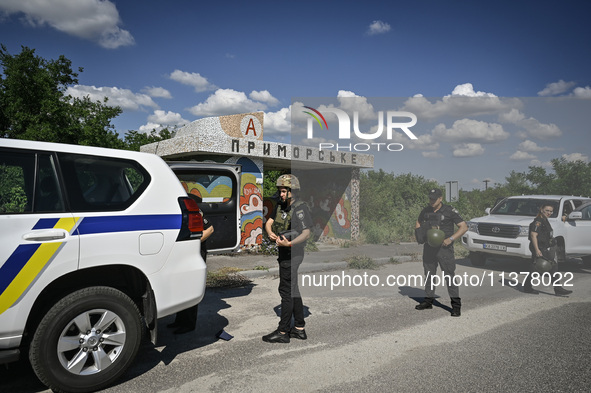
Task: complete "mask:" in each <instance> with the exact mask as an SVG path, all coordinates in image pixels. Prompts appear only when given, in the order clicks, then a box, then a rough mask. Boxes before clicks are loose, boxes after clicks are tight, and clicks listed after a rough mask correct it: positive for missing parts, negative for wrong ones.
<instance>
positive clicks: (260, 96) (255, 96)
mask: <svg viewBox="0 0 591 393" xmlns="http://www.w3.org/2000/svg"><path fill="white" fill-rule="evenodd" d="M248 96H249V97H250V98H251V99H252V100H254V101H259V102H265V103H267V104H269V105H271V106H275V105H277V104H279V100H278V99H277V98H275V97H273V96H272V95H271V93H269V91H268V90H262V91H255V90H253V91H252V92H251V93H250V94H249V95H248Z"/></svg>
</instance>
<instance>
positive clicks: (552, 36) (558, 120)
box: [0, 0, 591, 189]
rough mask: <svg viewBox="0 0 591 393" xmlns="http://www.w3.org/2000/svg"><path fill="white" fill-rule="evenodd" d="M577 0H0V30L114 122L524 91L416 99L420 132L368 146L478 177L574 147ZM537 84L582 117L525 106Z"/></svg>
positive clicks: (580, 53) (580, 82) (582, 47)
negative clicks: (398, 142)
mask: <svg viewBox="0 0 591 393" xmlns="http://www.w3.org/2000/svg"><path fill="white" fill-rule="evenodd" d="M590 14H591V5H589V4H588V3H587V2H582V1H569V0H567V1H563V2H560V3H559V2H554V1H495V2H476V1H412V2H404V3H402V2H385V1H300V2H288V1H250V2H245V1H216V2H212V1H207V2H206V1H195V0H186V1H177V0H171V1H168V2H163V1H154V0H147V1H142V2H132V1H115V0H112V1H99V0H0V43H2V44H4V45H5V46H6V47H7V49H8V51H9V52H10V53H12V54H16V53H18V52H20V47H21V45H22V46H27V47H29V48H33V49H35V50H36V53H37V54H38V55H39V56H42V57H44V58H46V59H56V58H57V57H58V56H60V55H64V56H66V57H67V58H68V59H70V60H71V61H72V65H73V68H74V69H77V68H78V67H83V68H84V72H82V73H81V74H80V75H79V83H80V85H78V86H76V87H74V88H72V89H71V90H70V93H71V94H72V95H78V96H81V95H90V96H91V98H93V99H100V98H101V97H103V96H107V97H109V100H110V101H109V102H110V103H113V104H115V105H119V106H121V107H122V109H123V114H122V115H121V116H119V117H117V118H116V119H115V120H114V124H115V127H116V129H117V131H118V132H119V133H120V134H121V135H123V134H125V132H127V131H128V130H140V131H149V130H151V129H154V128H156V129H159V128H161V127H175V126H180V125H182V124H186V123H188V122H191V121H193V120H196V119H199V118H202V117H207V116H217V115H224V114H234V113H243V112H250V111H258V110H260V111H264V112H265V139H267V140H272V141H289V140H290V126H289V125H290V105H291V104H292V100H294V99H295V98H298V100H296V101H299V98H302V97H304V101H305V98H306V97H310V98H316V97H327V98H329V99H330V98H332V99H336V98H337V97H341V98H343V97H350V96H358V97H367V98H368V102H372V100H371V97H396V98H397V99H396V100H395V101H396V102H405V101H406V99H409V98H411V97H415V96H417V95H422V96H423V97H426V98H424V99H425V100H427V101H428V102H429V105H430V106H431V108H432V109H433V108H435V107H437V108H440V109H441V108H443V110H446V107H445V104H446V103H448V102H447V100H448V98H444V97H448V96H458V97H474V96H480V97H520V98H525V99H521V100H520V101H519V103H518V104H516V106H515V107H514V108H505V109H506V110H505V111H503V112H502V111H497V112H494V113H492V112H488V117H482V116H478V115H476V114H475V113H474V112H473V113H465V112H461V113H457V114H456V115H457V116H456V117H453V116H447V117H446V118H441V119H433V118H432V117H430V116H426V117H422V116H421V114H418V117H419V122H418V123H417V127H416V128H415V130H416V133H417V136H419V140H420V142H412V143H411V142H410V141H406V140H405V141H404V146H405V149H404V151H403V152H399V153H396V154H394V153H385V152H372V153H373V154H375V156H376V160H375V162H376V169H377V168H383V169H384V170H386V171H388V172H392V171H393V172H395V173H408V172H411V173H414V174H417V175H421V176H424V177H425V178H428V179H435V180H437V181H438V182H440V184H443V183H445V182H446V181H450V180H457V181H459V184H460V187H461V188H463V189H472V188H481V189H483V188H484V182H483V180H485V179H489V180H491V181H492V183H495V182H499V183H503V182H504V180H505V176H507V175H508V174H509V171H510V170H512V169H514V170H516V171H519V172H521V171H527V168H528V166H529V165H539V166H544V167H548V165H549V164H548V163H549V160H550V159H552V158H559V157H564V158H566V159H568V160H575V159H581V160H583V161H586V162H588V160H589V142H590V139H591V137H590V136H589V132H588V131H589V127H588V126H587V124H588V123H586V122H585V115H586V114H588V113H591V111H589V110H588V109H585V108H587V107H588V106H589V104H586V103H587V102H589V103H591V87H590V86H591V72H590V71H589V70H590V69H591V67H590V65H591V50H589V44H588V42H589V38H591V24H590V23H588V17H589V15H590ZM535 97H537V100H538V101H536V100H534V99H533V98H535ZM549 97H552V98H554V97H562V98H564V97H568V98H569V99H579V100H583V101H582V102H583V104H582V107H583V109H581V110H579V111H578V112H577V116H579V115H580V116H581V117H580V118H579V119H578V120H577V121H575V122H574V123H575V124H572V123H573V122H572V121H567V120H572V119H571V117H572V116H570V115H567V114H565V113H566V112H565V111H564V110H562V112H560V114H558V113H556V114H555V113H554V112H553V108H555V106H557V105H554V106H551V107H550V108H551V109H550V110H548V109H547V108H546V109H545V110H539V109H538V110H537V115H536V116H538V117H536V116H534V115H533V112H535V110H534V109H533V107H535V106H536V105H533V103H536V102H539V100H543V99H545V98H549ZM361 99H362V100H363V98H361ZM312 101H315V99H311V100H310V102H312ZM316 101H317V100H316ZM318 102H319V101H318ZM303 104H304V105H307V103H306V102H303ZM585 105H586V106H585ZM573 106H576V107H577V108H579V107H580V106H579V105H573ZM538 107H539V105H538ZM406 108H407V109H408V108H409V106H407V107H406ZM414 108H415V109H416V108H417V107H416V106H415V107H414ZM398 109H400V108H398ZM512 109H513V110H514V111H513V112H511V110H512ZM590 109H591V108H590ZM529 110H531V111H532V112H531V113H530V112H528V111H529ZM509 118H511V119H512V120H511V121H509V120H508V119H509ZM471 122H472V123H471ZM474 122H476V123H474ZM518 123H519V124H520V126H519V127H517V126H516V125H518ZM536 126H537V127H538V128H537V129H533V128H532V127H534V128H535V127H536ZM499 127H500V129H499ZM553 127H555V128H553ZM556 129H557V130H558V131H556ZM548 130H550V131H548ZM489 184H491V183H489Z"/></svg>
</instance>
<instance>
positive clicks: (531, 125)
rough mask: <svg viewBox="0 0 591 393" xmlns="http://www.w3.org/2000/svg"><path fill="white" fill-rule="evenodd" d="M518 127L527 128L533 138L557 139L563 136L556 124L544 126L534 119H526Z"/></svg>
mask: <svg viewBox="0 0 591 393" xmlns="http://www.w3.org/2000/svg"><path fill="white" fill-rule="evenodd" d="M518 125H520V126H522V127H523V128H525V130H526V131H527V133H528V134H529V135H531V136H532V137H536V138H540V139H548V138H557V137H559V136H561V135H562V131H561V130H560V128H558V126H557V125H556V124H543V123H540V122H539V121H538V120H536V119H534V118H533V117H530V118H529V119H524V120H523V121H521V122H519V124H518Z"/></svg>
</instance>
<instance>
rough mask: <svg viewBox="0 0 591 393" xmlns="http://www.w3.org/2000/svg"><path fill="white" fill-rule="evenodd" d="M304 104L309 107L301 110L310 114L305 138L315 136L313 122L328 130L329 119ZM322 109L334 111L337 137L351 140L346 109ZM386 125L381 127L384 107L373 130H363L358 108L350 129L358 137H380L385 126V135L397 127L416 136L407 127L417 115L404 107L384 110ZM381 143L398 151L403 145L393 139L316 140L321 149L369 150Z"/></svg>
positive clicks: (349, 121) (354, 113)
mask: <svg viewBox="0 0 591 393" xmlns="http://www.w3.org/2000/svg"><path fill="white" fill-rule="evenodd" d="M304 108H306V109H309V111H303V112H304V113H306V114H307V115H309V116H310V118H308V124H307V139H313V138H314V123H315V122H316V123H317V124H318V125H319V126H320V129H321V130H323V129H324V128H326V130H328V123H327V121H326V118H325V117H324V115H323V114H322V113H321V112H320V111H318V110H317V109H314V108H312V107H309V106H304ZM323 112H325V113H326V112H328V113H332V114H334V115H336V117H337V120H338V124H339V130H338V131H339V133H338V137H339V140H344V141H346V140H350V139H351V118H350V116H349V114H348V113H347V112H345V111H344V110H342V109H337V108H326V109H323ZM385 118H386V120H385V123H386V124H385V127H384V111H379V112H378V126H377V129H376V130H375V131H374V132H369V133H366V132H362V131H361V130H360V129H359V112H358V111H353V133H354V134H355V136H356V137H357V138H359V139H363V140H376V139H378V138H380V137H382V134H383V133H384V128H385V130H386V139H387V140H389V141H390V140H392V138H393V135H394V132H398V130H400V131H402V132H404V134H406V136H407V137H408V138H410V139H417V137H416V135H415V134H413V132H412V131H411V130H410V127H412V126H414V125H415V124H417V117H416V115H415V114H414V113H412V112H404V111H387V112H386V115H385ZM400 119H408V120H407V121H400ZM314 121H315V122H314ZM381 147H385V148H386V149H387V150H389V151H401V150H402V149H404V146H403V145H402V144H401V143H397V142H392V143H383V142H382V143H378V142H371V143H356V144H351V143H349V144H339V143H337V144H334V143H326V142H323V143H319V144H318V148H319V149H320V150H323V149H336V150H349V151H368V150H371V149H372V148H375V149H376V150H378V151H379V150H380V148H381Z"/></svg>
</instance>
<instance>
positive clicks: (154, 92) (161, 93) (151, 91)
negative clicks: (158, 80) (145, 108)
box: [142, 87, 172, 98]
mask: <svg viewBox="0 0 591 393" xmlns="http://www.w3.org/2000/svg"><path fill="white" fill-rule="evenodd" d="M142 92H144V93H146V94H147V95H149V96H150V97H157V98H172V95H171V94H170V92H169V91H168V90H166V89H165V88H163V87H145V88H144V89H143V90H142Z"/></svg>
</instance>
